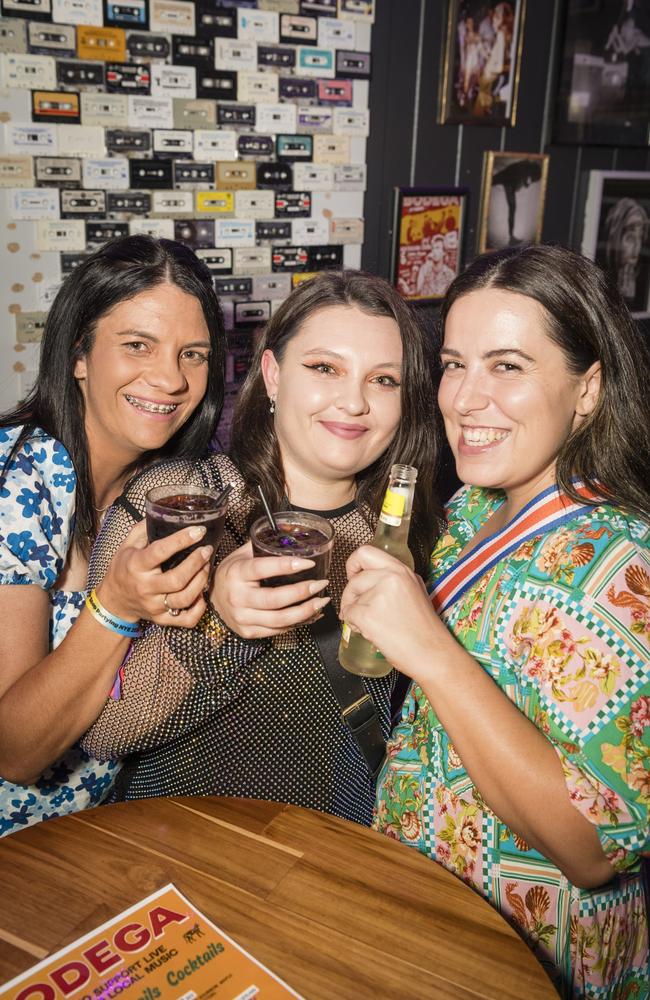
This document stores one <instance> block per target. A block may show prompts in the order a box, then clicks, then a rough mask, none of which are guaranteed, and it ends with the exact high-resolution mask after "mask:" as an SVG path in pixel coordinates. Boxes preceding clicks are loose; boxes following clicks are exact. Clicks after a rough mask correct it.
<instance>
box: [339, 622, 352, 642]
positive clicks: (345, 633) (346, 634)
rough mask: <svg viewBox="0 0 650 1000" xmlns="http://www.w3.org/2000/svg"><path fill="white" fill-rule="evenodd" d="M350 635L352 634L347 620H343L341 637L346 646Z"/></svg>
mask: <svg viewBox="0 0 650 1000" xmlns="http://www.w3.org/2000/svg"><path fill="white" fill-rule="evenodd" d="M351 635H352V629H351V628H350V626H349V625H348V623H347V622H343V628H342V629H341V638H342V640H343V642H344V643H345V645H346V646H347V645H348V643H349V642H350V636H351Z"/></svg>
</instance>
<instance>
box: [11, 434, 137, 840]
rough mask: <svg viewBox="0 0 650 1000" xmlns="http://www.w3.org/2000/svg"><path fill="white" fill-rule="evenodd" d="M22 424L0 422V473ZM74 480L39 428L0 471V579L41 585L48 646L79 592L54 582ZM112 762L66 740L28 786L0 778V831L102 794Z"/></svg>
mask: <svg viewBox="0 0 650 1000" xmlns="http://www.w3.org/2000/svg"><path fill="white" fill-rule="evenodd" d="M21 430H22V428H21V427H8V428H7V427H5V428H0V472H1V470H2V469H3V468H4V465H5V462H6V460H7V456H8V455H9V453H10V451H11V449H12V447H13V445H14V444H15V442H16V441H17V439H18V437H19V435H20V432H21ZM76 482H77V480H76V476H75V472H74V468H73V466H72V461H71V459H70V456H69V455H68V452H67V451H66V449H65V448H64V447H63V445H62V444H61V443H60V442H59V441H56V440H55V439H54V438H53V437H51V436H50V435H49V434H46V433H45V432H44V431H41V430H38V429H37V430H35V431H34V432H33V433H32V434H31V435H30V436H29V437H28V438H27V440H26V441H25V442H24V443H23V444H22V445H21V447H20V448H19V450H18V451H17V452H16V454H15V455H14V456H13V457H12V460H11V463H10V465H9V466H8V468H7V469H6V470H5V474H4V476H0V586H1V585H2V584H25V585H32V586H36V587H42V589H43V590H45V591H47V593H48V596H49V599H50V650H53V649H55V648H56V647H57V646H58V645H59V643H60V642H61V641H62V640H63V639H64V638H65V636H66V634H67V632H68V629H69V628H70V626H71V625H72V624H73V623H74V622H75V620H76V618H77V616H78V614H79V612H80V611H81V609H82V607H83V605H84V601H85V598H86V593H85V592H84V591H63V590H55V589H54V588H55V584H56V581H57V579H58V578H59V576H60V574H61V572H62V570H63V567H64V566H65V562H66V559H67V556H68V551H69V548H70V545H71V544H72V533H73V529H74V511H75V487H76ZM25 625H26V627H29V623H27V622H26V623H25ZM0 628H2V624H1V623H0ZM0 669H1V667H0ZM119 767H120V765H119V762H116V761H109V762H107V763H105V764H102V763H99V761H96V760H93V759H92V758H91V757H89V756H88V755H87V754H85V753H84V752H83V751H82V750H80V749H79V748H78V747H72V748H71V749H70V750H69V751H68V752H67V753H66V754H65V755H64V756H63V757H62V758H61V759H60V760H58V761H56V762H55V763H54V764H52V765H51V767H48V768H47V770H46V771H45V772H44V773H43V774H42V775H41V777H40V778H39V780H38V781H37V782H36V784H35V785H14V784H11V783H10V782H8V781H4V780H3V779H2V778H0V837H1V836H4V835H5V834H8V833H13V832H14V831H15V830H20V829H22V828H23V827H25V826H29V825H31V824H32V823H37V822H38V821H39V820H42V819H53V818H54V817H55V816H63V815H64V814H65V813H70V812H77V811H78V810H79V809H86V808H88V807H89V806H94V805H97V804H98V803H99V802H101V801H102V800H103V799H104V798H105V797H106V795H107V794H108V792H109V790H110V788H111V786H112V784H113V781H114V780H115V777H116V775H117V771H118V770H119Z"/></svg>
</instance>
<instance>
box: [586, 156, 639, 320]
mask: <svg viewBox="0 0 650 1000" xmlns="http://www.w3.org/2000/svg"><path fill="white" fill-rule="evenodd" d="M582 252H583V254H585V255H586V256H587V257H591V258H592V260H595V261H596V262H597V263H598V264H600V265H601V267H602V268H603V269H604V270H605V271H607V273H608V274H609V275H610V276H611V277H612V279H613V280H614V282H615V283H616V286H617V288H618V290H619V292H620V293H621V295H622V296H623V298H624V300H625V303H626V305H627V306H628V308H629V309H630V311H631V313H632V315H633V316H636V317H639V318H640V317H644V316H650V172H647V171H646V172H643V173H642V172H632V171H625V170H591V171H590V172H589V190H588V193H587V202H586V205H585V224H584V229H583V236H582Z"/></svg>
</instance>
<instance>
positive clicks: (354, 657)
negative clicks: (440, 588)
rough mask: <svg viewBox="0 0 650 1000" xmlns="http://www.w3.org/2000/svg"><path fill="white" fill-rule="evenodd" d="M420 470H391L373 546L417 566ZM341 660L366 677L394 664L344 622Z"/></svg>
mask: <svg viewBox="0 0 650 1000" xmlns="http://www.w3.org/2000/svg"><path fill="white" fill-rule="evenodd" d="M417 477H418V470H417V469H415V468H413V466H412V465H394V466H393V467H392V468H391V470H390V479H389V481H388V489H387V490H386V496H385V497H384V502H383V504H382V508H381V514H380V515H379V521H378V522H377V530H376V531H375V537H374V538H373V540H372V542H371V543H370V544H371V545H374V546H375V548H377V549H383V550H384V552H388V553H389V555H391V556H394V557H395V558H396V559H399V560H400V562H403V563H404V564H405V565H406V566H410V568H411V569H413V556H412V555H411V551H410V549H409V547H408V537H409V527H410V525H411V508H412V507H413V494H414V493H415V481H416V479H417ZM339 663H340V664H341V666H342V667H345V669H346V670H347V671H349V672H350V673H351V674H361V675H362V676H363V677H384V676H385V675H386V674H388V673H390V671H391V669H392V667H391V665H390V663H389V662H388V660H386V659H385V658H384V657H383V656H382V654H381V653H380V652H379V650H378V649H375V647H374V646H373V645H372V643H370V642H368V640H367V639H364V637H363V636H362V635H361V634H360V633H359V632H353V631H352V629H351V628H350V626H349V625H348V624H346V623H345V622H344V623H343V630H342V635H341V642H340V644H339Z"/></svg>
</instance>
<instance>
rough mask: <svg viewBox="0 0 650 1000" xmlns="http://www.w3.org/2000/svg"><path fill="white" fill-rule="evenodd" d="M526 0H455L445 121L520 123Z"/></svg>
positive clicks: (446, 69) (449, 35) (451, 15)
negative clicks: (520, 72)
mask: <svg viewBox="0 0 650 1000" xmlns="http://www.w3.org/2000/svg"><path fill="white" fill-rule="evenodd" d="M525 3H526V0H488V2H485V0H450V4H449V17H448V23H447V39H446V45H445V57H444V62H443V79H442V87H441V100H440V115H439V118H440V121H441V122H442V123H443V124H444V123H447V122H449V123H457V124H458V123H463V124H467V125H514V123H515V116H516V111H517V88H518V85H519V68H520V64H521V44H522V37H523V24H524V13H525Z"/></svg>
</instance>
